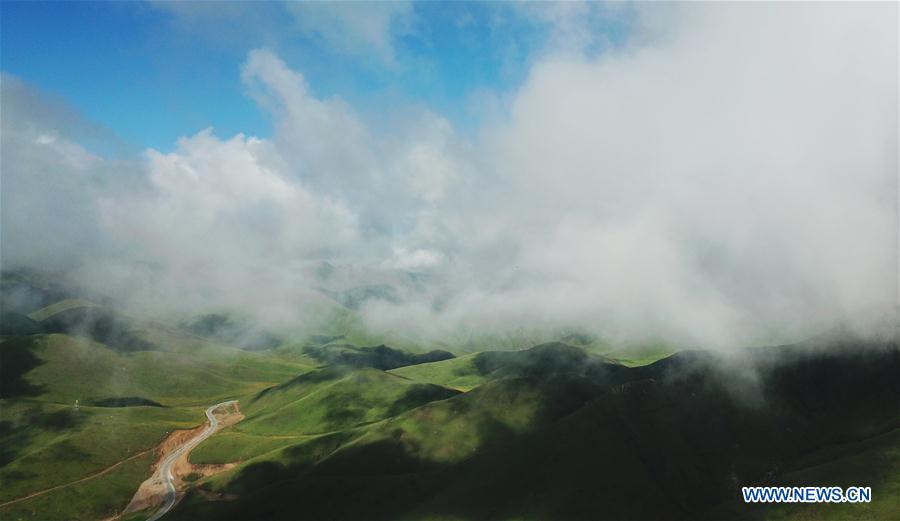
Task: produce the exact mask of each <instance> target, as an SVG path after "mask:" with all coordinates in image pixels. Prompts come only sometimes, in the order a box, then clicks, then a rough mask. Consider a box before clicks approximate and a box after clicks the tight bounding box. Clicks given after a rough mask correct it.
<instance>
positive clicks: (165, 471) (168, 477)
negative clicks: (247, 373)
mask: <svg viewBox="0 0 900 521" xmlns="http://www.w3.org/2000/svg"><path fill="white" fill-rule="evenodd" d="M236 402H237V400H229V401H227V402H222V403H217V404H215V405H211V406H209V407H208V408H207V409H206V417H207V418H208V419H209V425H207V426H206V429H204V430H203V432H201V433H200V434H199V435H198V436H196V437H195V438H193V439H191V440H190V441H189V442H187V443H185V444H184V445H182V446H181V447H178V449H176V450H174V451H172V453H171V454H169V455H168V456H166V459H164V460H163V462H162V464H161V465H160V466H159V472H160V474H161V475H162V478H163V481H165V483H166V499H165V501H163V504H162V506H161V507H159V510H157V511H156V512H155V513H154V514H153V515H152V516H150V517H149V518H148V519H147V521H156V520H157V519H159V518H161V517H162V516H164V515H166V513H167V512H168V511H169V510H171V508H172V507H173V506H175V498H176V495H175V477H174V476H173V475H172V467H173V466H174V465H175V462H176V461H178V458H180V457H181V456H183V455H184V454H185V453H186V452H190V451H191V449H193V448H194V447H196V446H197V445H199V444H200V442H202V441H203V440H205V439H206V438H209V437H210V436H212V435H213V433H214V432H216V429H217V428H218V427H219V420H217V419H216V416H215V415H214V414H213V411H215V410H216V409H218V408H219V407H224V406H226V405H231V404H232V403H236Z"/></svg>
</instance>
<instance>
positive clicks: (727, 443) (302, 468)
mask: <svg viewBox="0 0 900 521" xmlns="http://www.w3.org/2000/svg"><path fill="white" fill-rule="evenodd" d="M743 363H744V364H749V365H747V366H746V367H750V368H752V369H753V370H754V371H755V372H756V376H755V380H754V381H755V382H756V385H758V391H759V396H760V399H759V400H744V399H742V398H741V397H740V396H738V393H737V392H736V391H735V389H733V388H731V387H730V386H731V385H732V384H733V382H734V380H739V381H740V380H742V379H744V376H741V377H740V378H737V379H735V378H729V375H731V373H730V372H729V371H731V369H727V370H725V369H721V368H720V367H719V366H717V365H716V364H714V363H711V359H710V358H709V357H708V356H707V355H703V354H697V353H690V354H686V355H684V356H681V357H678V356H676V357H673V358H672V359H669V360H666V361H663V362H662V363H659V364H654V365H652V366H649V367H648V368H647V369H644V368H641V369H623V370H622V371H625V372H627V374H628V375H630V379H624V380H625V381H624V382H623V381H622V380H623V378H622V374H624V373H623V372H622V371H619V370H618V369H614V370H612V369H611V370H609V371H608V372H607V373H606V377H607V378H609V380H608V381H606V382H603V381H596V380H592V379H589V378H585V377H584V376H583V374H584V371H582V370H581V369H580V368H579V369H577V371H576V375H575V376H568V377H567V376H565V375H564V374H562V373H561V372H557V371H556V370H554V371H551V374H550V375H546V374H545V375H540V377H528V378H511V379H505V380H502V381H498V382H494V383H493V384H490V385H485V386H482V387H480V388H479V389H477V390H476V391H472V392H470V393H467V394H464V395H460V396H457V397H455V398H453V399H452V400H450V401H448V402H446V403H447V404H453V406H452V412H453V413H454V414H457V415H465V416H464V418H466V421H467V423H466V425H465V427H466V428H467V430H466V432H461V433H460V435H465V434H466V433H471V434H473V435H474V436H475V438H476V439H478V440H479V443H478V446H477V449H476V450H475V451H474V452H472V454H471V455H469V456H468V457H467V458H465V459H463V460H462V461H459V462H457V463H444V462H439V461H435V460H433V459H429V458H428V457H425V456H424V455H425V454H428V452H427V451H425V450H424V448H423V447H422V446H421V445H420V444H421V443H422V441H423V440H424V439H425V438H423V436H428V435H429V434H428V433H429V432H435V433H436V432H438V431H439V430H440V429H444V428H449V427H448V424H446V423H429V422H431V421H432V419H433V418H437V417H438V416H431V415H430V413H429V411H428V410H427V409H428V408H427V407H426V408H425V409H422V410H419V411H417V413H416V414H415V416H414V417H411V416H408V417H405V419H404V421H403V423H402V425H410V424H411V422H413V420H414V421H415V423H414V425H415V426H416V427H415V428H416V432H415V433H412V432H406V431H405V430H404V429H403V428H401V427H400V425H401V424H400V423H397V424H395V425H396V426H395V427H394V428H391V427H390V424H387V425H385V426H384V427H383V428H381V430H379V431H368V432H367V433H366V432H363V431H362V430H357V431H344V432H341V433H337V434H333V435H328V436H322V437H320V438H316V439H315V440H312V441H310V442H308V443H304V444H302V445H297V446H294V447H291V448H290V449H287V450H286V451H285V452H284V456H285V458H284V459H283V460H282V462H281V463H275V462H266V463H257V464H253V465H249V466H247V467H245V468H243V469H242V470H240V471H239V472H238V473H237V475H236V477H235V478H234V480H233V481H232V482H231V484H230V485H229V487H228V489H227V491H228V492H231V493H235V494H237V495H238V496H239V498H238V499H237V500H235V501H232V502H218V503H212V502H205V501H203V500H202V499H200V498H199V497H198V496H196V495H191V497H190V498H189V500H188V501H185V502H184V503H183V504H182V505H181V506H180V507H179V508H178V509H177V510H176V511H175V512H173V513H172V514H173V518H180V519H197V518H216V519H245V518H265V519H369V520H378V519H399V518H428V517H431V518H450V519H467V520H481V519H484V520H490V519H509V518H516V519H530V520H550V519H716V518H722V517H734V516H735V515H738V514H740V515H742V516H743V515H747V514H748V512H751V511H750V510H748V509H747V508H746V506H745V505H743V503H741V502H739V499H740V487H741V486H748V485H766V484H773V483H775V482H777V481H776V480H777V478H778V476H779V475H781V474H782V473H783V472H784V471H786V470H787V469H790V468H792V466H794V465H795V463H796V462H798V461H801V459H802V458H804V457H808V456H809V455H815V454H822V453H826V454H827V453H828V451H830V450H832V449H834V448H835V447H843V446H845V445H846V444H847V443H854V442H855V443H864V442H865V440H871V439H874V438H876V437H878V436H882V435H884V434H885V433H888V432H894V430H895V429H897V428H898V427H900V414H898V410H900V409H898V405H900V403H898V399H900V382H898V379H897V378H896V374H898V373H900V352H898V351H897V349H896V346H893V348H892V349H871V350H867V349H857V350H854V351H840V352H833V353H820V352H805V353H804V352H794V351H790V350H786V351H785V350H782V351H778V352H774V351H763V350H759V351H754V352H750V353H749V354H748V355H747V359H746V360H744V362H743ZM557 367H558V366H557ZM742 367H743V366H742ZM746 367H744V369H746ZM742 370H743V369H742ZM741 385H743V384H741ZM835 385H836V387H837V388H834V387H832V386H835ZM521 396H528V397H529V398H528V399H529V400H531V399H532V396H534V398H533V400H535V401H534V403H533V404H532V405H534V406H535V407H536V409H537V411H536V413H535V415H534V417H535V418H537V420H536V423H534V424H533V425H532V426H531V427H530V428H529V429H526V430H524V431H523V430H513V429H511V428H510V427H509V426H508V425H509V424H508V422H506V421H504V419H503V418H501V417H500V416H501V415H502V414H504V413H505V412H506V411H505V410H504V408H515V407H519V406H521V402H520V401H516V398H517V397H521ZM486 402H491V403H492V404H493V405H494V407H493V408H491V409H485V408H483V407H481V405H482V404H483V403H486ZM529 403H531V402H529ZM492 411H495V412H492ZM454 428H457V429H458V428H460V427H459V425H458V424H457V425H455V427H454ZM447 439H449V440H451V443H452V439H453V438H447ZM338 449H340V450H338ZM886 472H887V467H884V468H883V469H880V470H879V469H876V468H873V469H872V473H871V474H869V476H871V480H870V481H869V482H867V483H866V484H867V485H868V484H870V483H871V484H872V485H873V486H877V483H878V481H877V480H878V479H883V477H880V476H881V474H883V473H886ZM879 473H881V474H879ZM832 478H833V477H832V476H830V475H829V476H825V475H823V476H822V479H823V480H825V481H828V482H832V481H834V480H833V479H832ZM823 482H824V481H823ZM723 513H727V515H724V516H723Z"/></svg>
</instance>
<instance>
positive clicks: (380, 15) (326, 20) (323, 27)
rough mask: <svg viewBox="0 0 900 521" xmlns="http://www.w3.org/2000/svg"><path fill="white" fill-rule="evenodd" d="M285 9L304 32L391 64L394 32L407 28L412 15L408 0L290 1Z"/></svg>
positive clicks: (343, 49) (330, 43)
mask: <svg viewBox="0 0 900 521" xmlns="http://www.w3.org/2000/svg"><path fill="white" fill-rule="evenodd" d="M286 8H287V9H288V11H289V12H290V13H291V14H292V15H293V16H294V21H295V23H296V24H297V27H298V28H299V29H300V30H301V31H302V32H303V33H305V34H307V35H311V36H316V37H318V38H321V39H322V40H323V41H324V43H325V44H326V45H328V46H329V47H330V48H332V49H338V50H341V51H343V52H345V53H348V54H353V55H358V56H362V57H375V58H378V59H380V60H382V61H383V62H384V63H386V64H388V65H396V56H395V50H394V37H395V35H396V34H398V33H403V32H406V31H408V30H409V28H410V24H411V22H412V18H413V6H412V3H411V2H407V1H390V2H322V3H320V2H289V3H287V4H286Z"/></svg>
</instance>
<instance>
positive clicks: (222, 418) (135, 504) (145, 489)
mask: <svg viewBox="0 0 900 521" xmlns="http://www.w3.org/2000/svg"><path fill="white" fill-rule="evenodd" d="M229 409H231V411H229ZM243 417H244V416H243V414H241V412H240V409H239V408H238V404H237V400H229V401H227V402H222V403H217V404H215V405H212V406H210V407H208V408H207V409H206V418H207V420H208V421H207V424H206V426H205V427H198V428H197V429H193V430H189V431H176V432H173V433H172V434H171V435H169V437H168V438H166V440H165V441H163V443H162V445H160V452H161V453H162V461H161V462H160V463H159V464H158V465H157V467H156V471H155V472H154V473H153V475H152V476H150V478H149V479H148V480H147V481H144V482H143V483H142V484H141V486H140V488H138V491H137V492H136V493H135V494H134V497H133V498H132V499H131V503H129V504H128V506H127V507H126V508H125V512H124V513H126V514H127V513H129V512H137V511H139V510H144V509H146V508H150V507H152V506H155V505H157V504H160V503H162V506H161V507H160V508H159V509H158V510H157V511H156V512H155V513H154V514H153V515H152V516H150V518H149V519H148V520H147V521H156V520H157V519H159V518H161V517H162V516H164V515H165V514H166V513H167V512H168V511H169V510H170V509H171V508H172V507H173V506H175V502H176V501H177V500H178V496H179V492H180V490H179V487H180V486H182V485H184V483H183V482H182V481H181V478H182V477H183V476H185V475H187V474H188V473H189V472H191V470H192V467H191V465H190V464H189V463H188V461H187V460H188V454H190V452H191V450H193V449H194V447H196V446H197V445H199V444H200V443H201V442H203V440H205V439H207V438H209V437H210V436H212V435H213V434H215V432H216V431H217V430H219V428H221V427H225V426H228V425H232V424H234V423H237V422H238V421H240V420H241V419H243ZM198 431H199V432H198ZM182 488H183V487H182Z"/></svg>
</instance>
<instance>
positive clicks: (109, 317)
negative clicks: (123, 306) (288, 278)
mask: <svg viewBox="0 0 900 521" xmlns="http://www.w3.org/2000/svg"><path fill="white" fill-rule="evenodd" d="M40 326H41V330H42V331H44V332H46V333H65V334H67V335H72V336H80V337H84V338H89V339H91V340H93V341H95V342H99V343H101V344H105V345H106V346H108V347H110V348H112V349H114V350H116V351H121V352H132V351H154V350H158V349H159V347H158V346H157V345H155V344H153V343H152V342H148V341H147V340H144V339H143V338H141V337H140V336H139V335H138V334H137V333H136V332H135V331H134V328H133V327H132V325H131V322H130V321H129V320H128V319H125V318H121V317H120V316H118V315H116V314H115V313H114V312H112V311H110V310H108V309H106V308H101V307H81V308H75V309H67V310H65V311H60V312H59V313H56V314H55V315H53V316H51V317H50V318H48V319H46V320H43V321H42V322H40Z"/></svg>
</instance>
